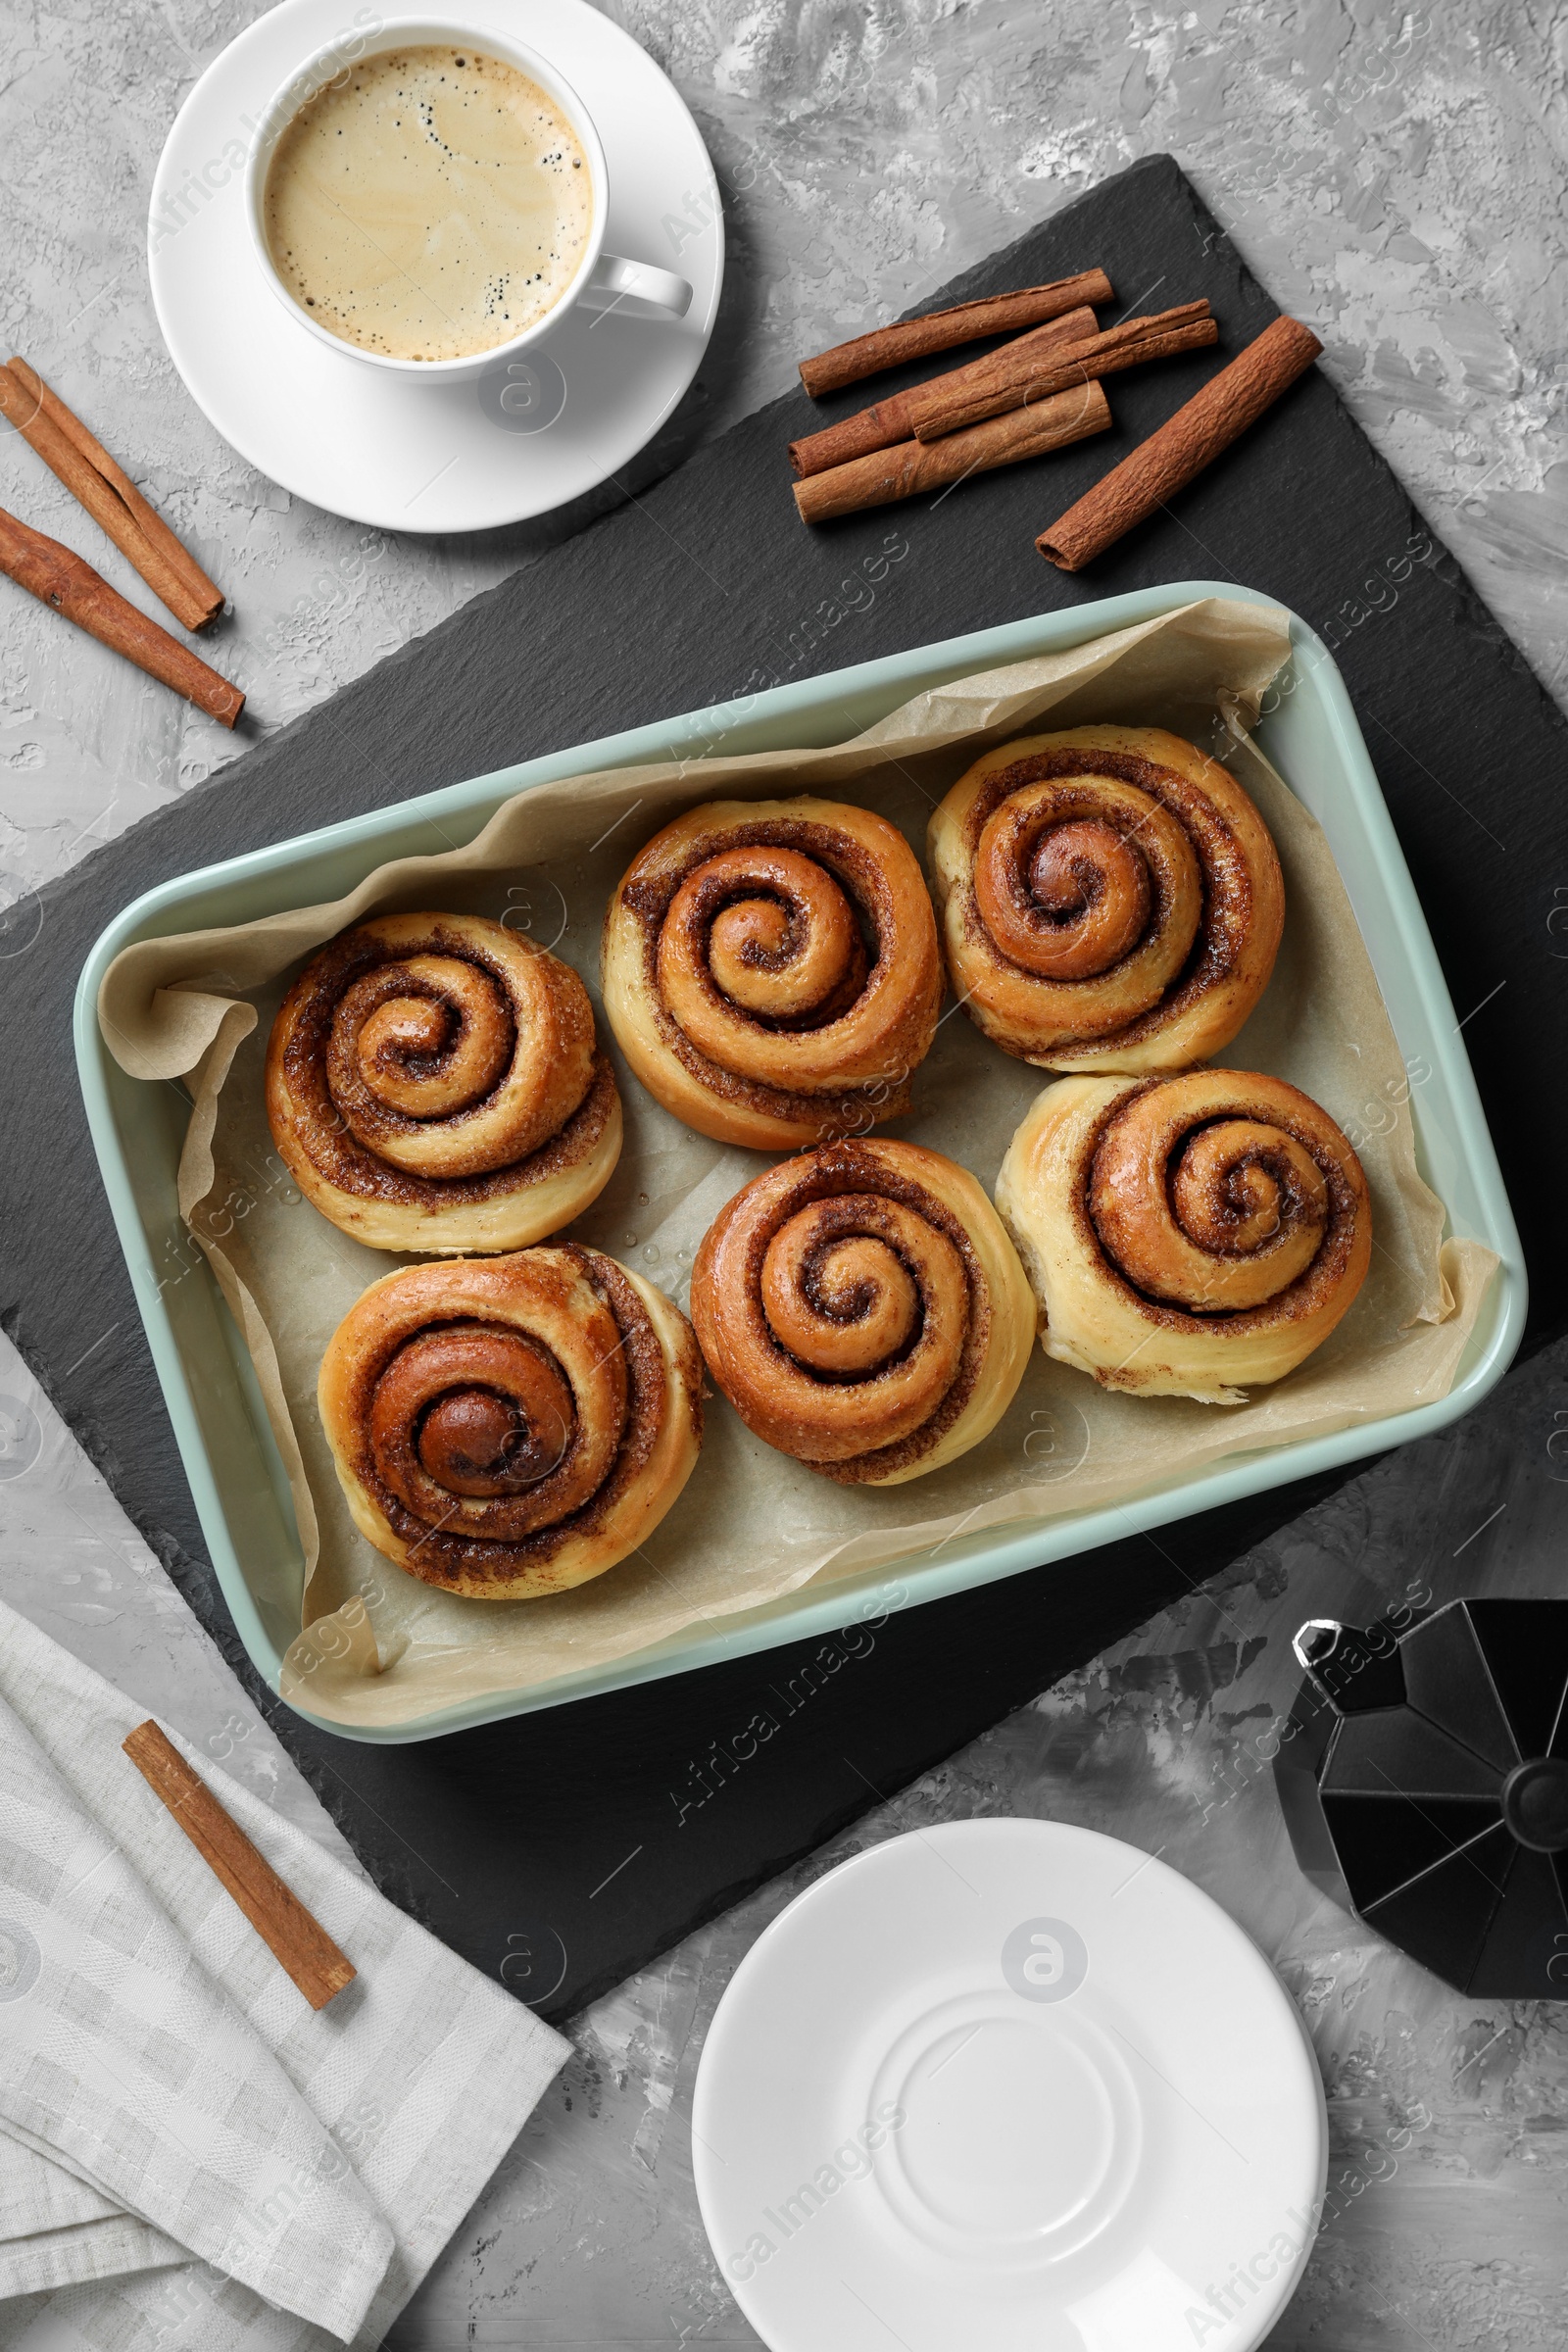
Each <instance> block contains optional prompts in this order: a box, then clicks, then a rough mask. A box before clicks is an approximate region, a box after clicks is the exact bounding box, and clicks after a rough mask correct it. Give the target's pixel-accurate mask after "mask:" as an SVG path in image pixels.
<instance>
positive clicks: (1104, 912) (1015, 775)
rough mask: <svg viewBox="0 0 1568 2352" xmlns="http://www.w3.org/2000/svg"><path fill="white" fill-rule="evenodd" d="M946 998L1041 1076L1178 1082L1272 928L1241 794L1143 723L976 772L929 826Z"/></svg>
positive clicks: (1272, 885)
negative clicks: (950, 993) (1105, 1073)
mask: <svg viewBox="0 0 1568 2352" xmlns="http://www.w3.org/2000/svg"><path fill="white" fill-rule="evenodd" d="M929 846H930V853H931V861H932V868H933V873H934V877H935V889H936V895H937V903H938V906H939V907H940V908H941V911H942V918H943V942H944V947H945V950H946V953H947V958H948V966H949V971H950V974H951V976H952V980H953V985H954V988H955V990H956V992H957V994H958V996H959V997H960V999H961V1000H962V1001H963V1003H964V1005H965V1009H966V1010H967V1011H968V1013H969V1014H970V1016H971V1018H972V1019H973V1020H974V1021H975V1022H976V1024H977V1025H978V1027H980V1028H981V1029H983V1030H984V1031H985V1033H986V1035H987V1036H988V1037H990V1038H993V1039H995V1041H996V1043H997V1044H998V1045H999V1046H1001V1047H1003V1048H1004V1049H1005V1052H1007V1053H1009V1054H1016V1055H1017V1056H1018V1057H1019V1059H1020V1060H1023V1061H1032V1062H1036V1063H1038V1064H1039V1065H1041V1066H1042V1067H1044V1068H1047V1069H1054V1070H1090V1069H1100V1070H1128V1071H1152V1070H1171V1069H1183V1068H1185V1067H1186V1066H1187V1065H1188V1064H1189V1063H1191V1062H1194V1061H1198V1060H1201V1059H1202V1058H1203V1057H1204V1056H1206V1055H1208V1054H1217V1053H1218V1052H1219V1050H1220V1049H1221V1047H1223V1046H1226V1045H1228V1044H1229V1043H1230V1041H1231V1039H1232V1038H1233V1037H1234V1036H1235V1035H1236V1033H1237V1031H1238V1030H1239V1029H1240V1028H1241V1026H1242V1023H1243V1022H1244V1021H1245V1020H1246V1018H1247V1016H1248V1014H1249V1013H1250V1011H1251V1009H1252V1006H1253V1005H1255V1004H1256V1003H1257V1000H1258V998H1259V997H1260V996H1261V995H1262V993H1263V990H1264V988H1265V987H1266V986H1267V983H1268V977H1269V974H1270V972H1271V971H1272V970H1273V968H1274V958H1275V956H1276V954H1277V952H1278V949H1279V943H1280V934H1281V931H1282V929H1283V926H1284V919H1285V893H1284V884H1283V881H1282V879H1281V875H1280V867H1279V858H1278V856H1277V855H1276V852H1275V849H1274V844H1273V842H1272V840H1271V839H1270V837H1269V833H1268V830H1267V827H1266V826H1265V825H1264V823H1263V820H1262V818H1261V817H1260V816H1259V815H1258V813H1257V810H1256V809H1254V808H1253V806H1252V804H1251V802H1250V800H1249V799H1248V797H1247V795H1246V793H1245V792H1243V790H1242V788H1241V786H1240V785H1239V784H1237V783H1236V782H1235V780H1234V779H1233V778H1232V777H1231V776H1229V775H1228V774H1227V773H1226V771H1225V770H1224V768H1222V767H1220V766H1218V765H1217V764H1216V762H1215V761H1213V760H1208V759H1205V758H1204V756H1203V755H1202V753H1201V752H1200V751H1198V750H1197V748H1196V747H1195V746H1194V745H1192V744H1190V743H1185V742H1183V741H1182V739H1181V737H1180V736H1177V735H1169V734H1166V733H1165V732H1164V731H1163V730H1162V729H1159V728H1153V727H1076V728H1072V729H1070V730H1069V731H1068V732H1066V733H1064V734H1059V735H1037V736H1031V737H1029V738H1027V739H1026V740H1024V741H1021V742H1017V743H1009V744H1004V745H1003V746H1002V748H1001V749H1000V750H998V751H995V752H988V753H987V754H986V756H985V757H984V759H982V760H976V762H975V764H974V765H973V767H971V768H970V769H969V770H968V772H967V773H966V774H965V775H963V776H961V777H960V778H959V780H958V782H957V783H956V785H955V786H954V787H953V790H952V791H951V792H950V793H949V794H948V796H947V798H946V799H945V800H944V801H943V803H942V805H941V807H940V808H939V809H937V811H936V813H935V815H934V816H933V817H932V819H931V826H930V845H929Z"/></svg>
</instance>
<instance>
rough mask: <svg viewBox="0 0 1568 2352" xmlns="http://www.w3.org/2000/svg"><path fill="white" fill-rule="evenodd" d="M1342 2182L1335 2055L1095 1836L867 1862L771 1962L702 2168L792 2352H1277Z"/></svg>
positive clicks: (968, 1833) (731, 2025) (755, 2322)
mask: <svg viewBox="0 0 1568 2352" xmlns="http://www.w3.org/2000/svg"><path fill="white" fill-rule="evenodd" d="M1327 2161H1328V2128H1327V2118H1326V2114H1325V2109H1324V2104H1323V2091H1322V2085H1321V2083H1320V2082H1319V2080H1318V2073H1317V2066H1316V2063H1315V2061H1314V2059H1313V2056H1312V2051H1311V2046H1310V2044H1309V2042H1308V2040H1307V2038H1306V2035H1305V2033H1304V2031H1303V2029H1302V2027H1301V2024H1300V2021H1299V2017H1298V2016H1297V2013H1296V2010H1295V2008H1294V2007H1293V2006H1292V2004H1291V2001H1290V1999H1289V1998H1288V1996H1287V1995H1286V1992H1285V1990H1284V1988H1283V1986H1282V1985H1281V1984H1280V1982H1279V1980H1278V1978H1277V1977H1276V1976H1275V1975H1274V1973H1273V1971H1272V1969H1270V1968H1269V1966H1268V1964H1267V1963H1266V1962H1265V1961H1264V1960H1263V1959H1262V1957H1261V1956H1260V1954H1259V1953H1258V1952H1257V1951H1256V1949H1255V1948H1254V1946H1253V1945H1252V1944H1251V1943H1250V1941H1249V1940H1248V1938H1247V1936H1245V1935H1244V1934H1243V1933H1242V1931H1241V1930H1240V1929H1239V1928H1238V1927H1237V1926H1236V1925H1235V1924H1234V1922H1233V1921H1232V1920H1230V1919H1229V1918H1228V1917H1227V1916H1226V1914H1225V1913H1224V1912H1223V1911H1222V1910H1220V1908H1219V1906H1218V1905H1217V1904H1216V1903H1214V1902H1212V1901H1210V1899H1209V1897H1208V1896H1207V1895H1205V1894H1203V1893H1201V1891H1200V1889H1199V1888H1198V1887H1194V1886H1193V1885H1192V1884H1191V1883H1190V1882H1189V1881H1188V1880H1186V1879H1184V1878H1182V1877H1180V1876H1179V1875H1178V1874H1177V1873H1176V1872H1175V1871H1173V1870H1169V1869H1167V1868H1166V1867H1165V1865H1164V1864H1163V1863H1161V1862H1157V1861H1155V1860H1153V1859H1152V1857H1151V1856H1149V1855H1147V1854H1143V1853H1140V1852H1139V1851H1138V1849H1137V1848H1136V1847H1134V1846H1130V1845H1124V1844H1122V1843H1121V1841H1120V1840H1119V1839H1117V1838H1103V1837H1100V1836H1098V1835H1097V1834H1096V1833H1095V1832H1093V1831H1091V1830H1076V1829H1068V1828H1065V1827H1063V1826H1062V1825H1060V1824H1058V1823H1055V1822H1042V1821H970V1822H956V1823H949V1824H947V1825H945V1826H943V1827H941V1828H937V1829H931V1830H920V1831H915V1832H914V1833H913V1834H912V1835H910V1836H908V1837H905V1838H892V1839H890V1840H889V1842H888V1843H887V1844H885V1845H879V1846H875V1847H873V1848H872V1849H871V1850H870V1851H869V1852H868V1853H864V1854H860V1855H858V1856H857V1857H856V1858H855V1859H854V1860H853V1861H851V1862H847V1863H845V1864H844V1865H843V1866H842V1867H841V1868H840V1869H838V1870H836V1871H833V1872H831V1873H830V1874H829V1875H828V1877H826V1878H825V1879H821V1880H819V1881H818V1882H817V1884H816V1885H815V1886H814V1887H809V1888H808V1890H807V1891H806V1893H804V1894H803V1895H800V1896H799V1897H798V1898H797V1899H796V1901H795V1902H793V1903H792V1904H791V1905H790V1906H789V1908H788V1910H786V1911H784V1912H783V1913H781V1914H780V1916H779V1918H778V1919H776V1920H775V1921H774V1922H773V1924H772V1926H771V1927H770V1928H768V1929H767V1931H766V1932H765V1933H764V1934H763V1935H762V1936H760V1938H759V1940H758V1942H757V1943H756V1944H755V1945H754V1947H753V1949H752V1950H751V1951H750V1952H749V1953H748V1955H747V1957H746V1958H745V1960H743V1961H742V1963H741V1965H740V1967H739V1969H738V1970H737V1971H736V1973H735V1977H734V1979H733V1981H732V1983H731V1984H730V1985H729V1988H728V1989H727V1991H726V1992H725V1994H724V1997H723V1999H722V2001H721V2002H720V2003H719V2006H718V2010H717V2013H716V2015H715V2017H714V2019H713V2023H712V2026H711V2029H710V2032H709V2035H708V2040H707V2043H706V2046H705V2048H704V2050H703V2056H702V2063H701V2065H700V2067H699V2069H698V2076H697V2087H696V2095H695V2099H694V2104H693V2123H692V2163H693V2169H694V2172H695V2175H696V2180H697V2192H698V2197H699V2199H700V2201H701V2205H702V2211H703V2220H704V2222H705V2224H706V2226H707V2229H708V2234H709V2238H710V2240H711V2245H712V2249H713V2254H714V2258H715V2260H716V2262H717V2264H718V2267H719V2270H720V2271H721V2273H722V2274H723V2278H724V2281H725V2283H726V2285H727V2286H728V2287H729V2290H730V2292H731V2293H732V2294H733V2295H734V2297H735V2299H736V2301H737V2303H739V2305H740V2307H741V2309H742V2311H743V2312H744V2313H745V2315H746V2317H747V2319H748V2320H749V2321H750V2322H751V2324H752V2326H753V2327H755V2328H756V2329H757V2331H758V2333H759V2334H760V2336H761V2337H762V2339H763V2341H764V2342H765V2343H766V2344H767V2345H769V2346H770V2347H771V2352H869V2348H871V2347H882V2346H887V2347H889V2348H890V2352H897V2347H898V2346H899V2345H901V2344H902V2345H903V2346H905V2348H906V2352H1194V2347H1197V2346H1207V2347H1209V2352H1250V2347H1252V2346H1255V2345H1257V2344H1260V2343H1261V2342H1262V2340H1263V2338H1264V2337H1265V2336H1266V2335H1267V2334H1268V2332H1269V2330H1270V2328H1271V2327H1273V2326H1274V2324H1275V2322H1276V2321H1277V2319H1278V2318H1279V2315H1280V2313H1281V2311H1282V2310H1283V2309H1284V2307H1285V2305H1286V2303H1287V2302H1288V2301H1289V2300H1290V2297H1291V2295H1292V2293H1293V2292H1294V2290H1295V2287H1296V2284H1297V2281H1298V2279H1299V2276H1300V2273H1301V2270H1302V2268H1303V2266H1304V2264H1305V2261H1306V2257H1307V2253H1308V2250H1309V2248H1310V2245H1311V2241H1312V2237H1313V2234H1314V2231H1315V2228H1316V2212H1317V2208H1318V2203H1319V2200H1320V2198H1321V2195H1322V2191H1323V2184H1324V2180H1325V2176H1326V2169H1327Z"/></svg>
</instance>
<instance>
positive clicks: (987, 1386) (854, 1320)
mask: <svg viewBox="0 0 1568 2352" xmlns="http://www.w3.org/2000/svg"><path fill="white" fill-rule="evenodd" d="M1034 1320H1035V1318H1034V1301H1033V1299H1031V1298H1030V1295H1029V1285H1028V1282H1027V1280H1026V1279H1025V1276H1024V1272H1023V1268H1022V1267H1021V1266H1020V1265H1019V1263H1018V1260H1017V1257H1016V1255H1015V1254H1014V1252H1013V1249H1012V1245H1011V1244H1010V1243H1009V1241H1008V1240H1007V1237H1006V1235H1005V1232H1004V1231H1003V1229H1002V1226H1001V1224H1000V1222H999V1220H998V1218H997V1214H996V1211H995V1210H994V1209H993V1207H992V1205H991V1203H990V1201H988V1200H987V1199H986V1197H985V1194H984V1192H983V1191H982V1190H981V1188H980V1186H979V1185H978V1184H977V1183H976V1182H975V1180H974V1178H973V1177H972V1176H971V1175H970V1174H969V1172H968V1170H967V1169H966V1168H960V1167H958V1166H957V1165H956V1163H955V1162H954V1161H953V1160H951V1159H945V1158H944V1157H943V1155H942V1153H941V1152H927V1151H923V1150H922V1149H921V1148H920V1147H919V1146H918V1145H915V1144H893V1143H883V1142H880V1141H877V1142H867V1143H837V1144H825V1145H823V1147H822V1148H821V1149H820V1150H819V1151H816V1152H806V1153H804V1154H803V1156H802V1157H801V1158H799V1159H791V1160H786V1161H785V1162H784V1163H783V1165H782V1166H780V1167H776V1168H770V1169H768V1171H767V1173H766V1174H765V1175H762V1176H759V1177H758V1178H757V1180H756V1182H755V1183H753V1184H749V1185H748V1186H747V1187H746V1190H745V1191H744V1192H743V1193H738V1194H737V1195H736V1197H735V1199H734V1200H733V1201H730V1202H729V1204H728V1205H727V1207H725V1208H724V1209H723V1210H721V1212H720V1213H719V1215H718V1216H717V1218H715V1220H714V1222H713V1224H712V1225H711V1227H710V1229H709V1231H708V1233H707V1234H706V1235H705V1237H704V1239H703V1243H702V1247H701V1248H700V1249H699V1250H698V1252H697V1258H696V1262H695V1264H694V1265H693V1268H692V1321H693V1323H694V1324H695V1325H696V1327H697V1337H698V1341H699V1343H700V1345H701V1347H702V1350H703V1353H704V1355H705V1356H706V1357H707V1359H708V1367H709V1370H710V1371H711V1373H712V1375H713V1378H714V1380H715V1381H716V1382H717V1383H718V1386H719V1387H720V1388H721V1389H722V1390H723V1392H724V1394H725V1396H726V1397H728V1398H729V1400H730V1402H731V1404H733V1406H734V1407H735V1410H736V1411H737V1412H738V1413H739V1414H740V1416H741V1419H742V1420H743V1421H744V1422H745V1423H746V1425H747V1427H748V1428H749V1429H751V1430H754V1431H755V1432H756V1434H757V1436H758V1437H760V1438H761V1439H763V1440H764V1441H765V1442H766V1443H767V1444H768V1445H769V1446H777V1448H778V1450H779V1451H780V1452H781V1453H789V1454H793V1455H794V1456H795V1458H796V1459H797V1460H798V1461H802V1462H805V1463H806V1465H807V1467H808V1468H809V1469H811V1470H819V1471H820V1472H821V1473H822V1475H823V1476H824V1477H825V1478H833V1479H837V1480H838V1481H839V1482H840V1483H841V1484H842V1485H845V1486H859V1485H865V1486H879V1487H891V1486H898V1485H900V1484H901V1483H902V1482H903V1481H904V1480H906V1479H910V1478H923V1477H924V1476H925V1474H926V1472H927V1471H928V1470H939V1469H941V1467H942V1465H943V1464H944V1463H945V1462H951V1461H954V1460H956V1457H957V1456H958V1455H959V1454H960V1453H967V1452H968V1450H969V1448H970V1446H978V1445H979V1443H980V1441H981V1439H982V1438H984V1437H988V1436H989V1435H990V1433H991V1431H992V1430H993V1429H994V1428H995V1427H996V1425H997V1423H998V1422H999V1421H1000V1420H1001V1418H1002V1416H1003V1414H1004V1413H1005V1411H1006V1409H1007V1407H1008V1405H1009V1404H1010V1403H1011V1402H1012V1399H1013V1396H1014V1394H1015V1393H1016V1390H1017V1387H1018V1383H1019V1381H1020V1380H1021V1379H1022V1378H1023V1375H1024V1371H1025V1368H1026V1366H1027V1364H1028V1361H1029V1351H1030V1348H1031V1347H1032V1346H1033V1344H1034Z"/></svg>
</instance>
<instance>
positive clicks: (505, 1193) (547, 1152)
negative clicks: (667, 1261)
mask: <svg viewBox="0 0 1568 2352" xmlns="http://www.w3.org/2000/svg"><path fill="white" fill-rule="evenodd" d="M267 1113H268V1118H269V1121H270V1125H271V1129H272V1134H273V1136H274V1138H275V1139H276V1143H277V1148H278V1151H279V1152H280V1153H281V1155H282V1157H283V1158H284V1160H285V1161H286V1162H287V1164H288V1167H289V1169H290V1172H291V1173H292V1175H293V1176H294V1179H295V1181H296V1182H297V1183H298V1185H299V1187H300V1190H301V1191H302V1192H303V1193H304V1194H305V1196H306V1198H307V1199H308V1200H310V1201H314V1202H315V1204H316V1206H317V1207H318V1208H319V1210H320V1211H321V1213H322V1215H323V1216H326V1217H329V1218H330V1219H331V1221H332V1223H333V1224H334V1225H338V1226H341V1227H342V1229H343V1231H344V1232H345V1233H351V1234H352V1235H353V1236H354V1238H355V1239H356V1241H361V1242H366V1243H368V1245H369V1247H370V1248H371V1249H373V1250H429V1251H432V1252H435V1253H437V1254H441V1255H445V1254H448V1253H453V1252H458V1251H462V1250H516V1249H521V1248H522V1247H524V1246H525V1245H526V1244H527V1243H529V1242H536V1241H538V1240H540V1239H541V1238H542V1237H543V1236H544V1235H545V1234H549V1233H555V1232H557V1231H559V1229H560V1228H561V1227H562V1226H563V1225H565V1224H568V1223H569V1222H570V1220H571V1219H572V1218H573V1217H575V1216H577V1215H578V1214H580V1212H581V1211H582V1210H583V1209H585V1208H586V1207H587V1206H588V1204H589V1202H590V1201H594V1200H595V1199H597V1197H598V1195H599V1194H600V1193H601V1192H602V1191H603V1190H604V1187H605V1186H606V1184H607V1183H608V1182H609V1181H610V1177H611V1173H612V1171H613V1168H614V1165H615V1162H616V1160H617V1158H618V1157H619V1155H620V1140H621V1116H620V1098H619V1096H618V1095H617V1093H616V1091H615V1082H614V1078H613V1075H612V1072H611V1067H610V1063H609V1061H608V1059H607V1058H606V1056H605V1055H604V1054H600V1053H598V1052H596V1050H595V1040H594V1016H593V1007H592V1005H590V1004H589V1001H588V992H587V990H586V989H585V988H584V987H583V984H582V982H581V981H580V980H579V979H578V977H577V975H576V973H575V972H574V971H573V970H572V969H571V967H570V966H569V964H564V963H563V962H562V961H561V960H560V958H559V957H557V956H552V955H550V954H549V953H548V951H546V950H545V949H542V948H536V947H534V946H533V945H532V943H531V942H530V941H528V940H526V939H520V938H518V937H517V936H516V935H515V933H514V932H512V931H509V930H508V929H507V928H506V927H505V925H504V924H501V923H493V922H489V921H486V920H484V919H483V918H482V917H480V916H477V915H460V914H392V915H383V916H381V917H380V918H378V919H377V920H376V921H374V922H368V923H361V924H359V925H357V926H356V928H355V929H353V930H352V931H345V932H342V933H341V934H340V935H339V936H338V938H336V939H334V940H332V941H331V942H329V944H328V945H327V946H326V947H324V948H323V949H322V950H321V952H320V954H319V955H318V956H313V957H312V959H311V961H310V962H309V963H308V964H307V965H306V967H305V969H304V971H303V972H302V973H301V974H300V976H299V978H298V980H296V981H295V983H294V986H293V987H292V988H291V989H290V990H289V993H288V995H287V997H286V998H285V999H284V1001H283V1004H282V1005H281V1007H280V1009H279V1011H278V1015H277V1018H276V1020H275V1021H274V1022H273V1024H272V1033H271V1038H270V1042H269V1045H268V1052H267Z"/></svg>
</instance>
